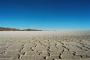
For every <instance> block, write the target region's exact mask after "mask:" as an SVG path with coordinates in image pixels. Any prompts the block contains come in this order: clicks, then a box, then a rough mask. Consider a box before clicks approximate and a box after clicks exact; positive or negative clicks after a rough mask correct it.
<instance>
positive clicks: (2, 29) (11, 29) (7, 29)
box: [0, 27, 42, 31]
mask: <svg viewBox="0 0 90 60" xmlns="http://www.w3.org/2000/svg"><path fill="white" fill-rule="evenodd" d="M0 31H42V30H38V29H17V28H7V27H0Z"/></svg>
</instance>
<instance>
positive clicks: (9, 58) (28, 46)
mask: <svg viewBox="0 0 90 60" xmlns="http://www.w3.org/2000/svg"><path fill="white" fill-rule="evenodd" d="M0 60H90V32H89V31H1V32H0Z"/></svg>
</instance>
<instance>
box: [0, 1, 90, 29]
mask: <svg viewBox="0 0 90 60" xmlns="http://www.w3.org/2000/svg"><path fill="white" fill-rule="evenodd" d="M0 26H2V27H16V28H39V29H73V28H75V29H78V28H79V29H90V0H0Z"/></svg>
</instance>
